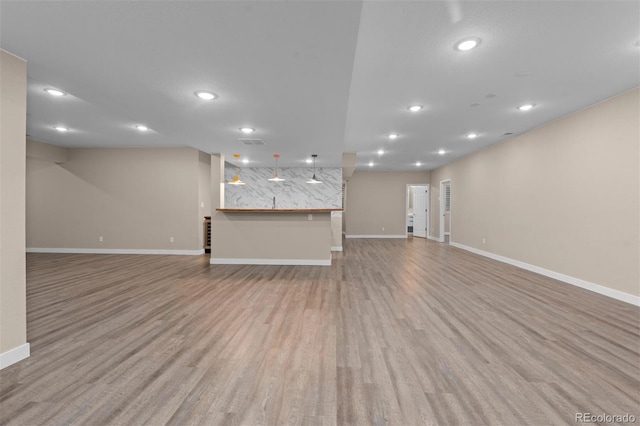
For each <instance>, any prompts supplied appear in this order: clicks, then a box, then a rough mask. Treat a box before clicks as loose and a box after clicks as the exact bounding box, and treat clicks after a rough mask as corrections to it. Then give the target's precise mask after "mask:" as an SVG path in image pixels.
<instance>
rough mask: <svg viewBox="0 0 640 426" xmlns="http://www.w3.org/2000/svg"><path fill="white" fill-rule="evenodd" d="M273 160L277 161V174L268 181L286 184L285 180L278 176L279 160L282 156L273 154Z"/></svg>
mask: <svg viewBox="0 0 640 426" xmlns="http://www.w3.org/2000/svg"><path fill="white" fill-rule="evenodd" d="M273 158H275V159H276V172H275V174H274V175H273V177H272V178H271V179H268V180H269V181H271V182H284V178H281V177H280V176H278V158H280V154H273Z"/></svg>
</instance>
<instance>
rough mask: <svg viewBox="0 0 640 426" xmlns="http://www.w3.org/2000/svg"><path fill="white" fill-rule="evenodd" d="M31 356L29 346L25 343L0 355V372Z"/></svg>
mask: <svg viewBox="0 0 640 426" xmlns="http://www.w3.org/2000/svg"><path fill="white" fill-rule="evenodd" d="M30 355H31V346H30V345H29V343H25V344H23V345H20V346H18V347H15V348H13V349H11V350H8V351H6V352H3V353H1V354H0V370H2V369H3V368H5V367H8V366H10V365H13V364H15V363H16V362H18V361H22V360H23V359H25V358H29V356H30Z"/></svg>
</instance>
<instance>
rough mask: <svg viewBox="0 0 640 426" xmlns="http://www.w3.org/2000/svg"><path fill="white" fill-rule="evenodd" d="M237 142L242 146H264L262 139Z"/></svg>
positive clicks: (243, 139)
mask: <svg viewBox="0 0 640 426" xmlns="http://www.w3.org/2000/svg"><path fill="white" fill-rule="evenodd" d="M238 142H240V143H241V144H242V145H252V146H255V145H264V141H263V140H262V139H245V138H242V139H238Z"/></svg>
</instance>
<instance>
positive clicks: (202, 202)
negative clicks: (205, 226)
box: [200, 201, 204, 209]
mask: <svg viewBox="0 0 640 426" xmlns="http://www.w3.org/2000/svg"><path fill="white" fill-rule="evenodd" d="M200 208H201V209H203V208H204V201H201V202H200Z"/></svg>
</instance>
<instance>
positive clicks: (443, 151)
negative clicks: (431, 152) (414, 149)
mask: <svg viewBox="0 0 640 426" xmlns="http://www.w3.org/2000/svg"><path fill="white" fill-rule="evenodd" d="M446 153H447V151H445V150H444V149H441V150H439V151H438V154H440V155H445V154H446Z"/></svg>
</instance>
